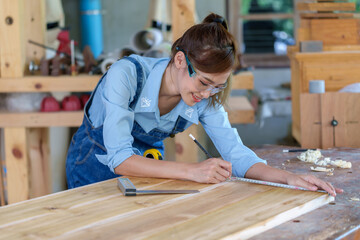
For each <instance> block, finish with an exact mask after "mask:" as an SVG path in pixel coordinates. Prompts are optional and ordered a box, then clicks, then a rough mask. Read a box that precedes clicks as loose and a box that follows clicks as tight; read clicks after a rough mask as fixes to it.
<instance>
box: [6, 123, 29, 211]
mask: <svg viewBox="0 0 360 240" xmlns="http://www.w3.org/2000/svg"><path fill="white" fill-rule="evenodd" d="M4 136H5V137H4V138H5V161H6V170H7V193H8V203H9V204H11V203H16V202H20V201H24V200H26V199H29V194H30V186H29V181H28V179H29V163H28V156H27V151H26V150H27V140H26V129H25V128H24V127H20V128H5V130H4Z"/></svg>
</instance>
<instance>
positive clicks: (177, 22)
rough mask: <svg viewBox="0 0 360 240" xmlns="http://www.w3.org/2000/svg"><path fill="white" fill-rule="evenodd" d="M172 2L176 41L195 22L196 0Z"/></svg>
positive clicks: (173, 32)
mask: <svg viewBox="0 0 360 240" xmlns="http://www.w3.org/2000/svg"><path fill="white" fill-rule="evenodd" d="M171 4H172V7H171V9H172V11H171V12H172V39H173V42H174V41H176V40H177V39H178V38H179V37H181V36H182V35H183V33H184V32H185V31H186V30H187V29H188V28H189V27H191V26H192V25H194V23H195V0H172V1H171Z"/></svg>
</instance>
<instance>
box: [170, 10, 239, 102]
mask: <svg viewBox="0 0 360 240" xmlns="http://www.w3.org/2000/svg"><path fill="white" fill-rule="evenodd" d="M177 47H178V48H180V49H182V50H184V51H185V52H186V55H187V57H188V58H189V60H190V62H191V64H192V65H193V67H194V68H196V69H199V70H200V71H202V72H205V73H223V72H226V71H229V70H231V69H234V67H235V65H236V61H237V58H236V53H237V45H236V40H235V38H234V37H233V36H232V35H231V34H230V33H229V31H228V26H227V23H226V21H225V19H224V18H223V17H221V16H220V15H217V14H215V13H210V14H209V15H208V16H207V17H206V18H205V19H204V20H203V22H202V23H200V24H196V25H194V26H192V27H191V28H189V29H188V30H187V31H186V32H185V33H184V34H183V36H182V37H180V38H179V39H177V40H176V41H175V42H174V44H173V45H172V48H171V61H170V63H173V62H174V57H175V54H176V53H177V52H178V50H177V49H176V48H177ZM230 91H231V75H230V77H229V79H228V80H227V87H226V88H225V89H224V90H223V91H221V92H219V93H217V94H215V95H213V96H211V97H210V99H209V106H216V104H222V105H224V104H225V103H226V100H227V98H228V96H229V94H230Z"/></svg>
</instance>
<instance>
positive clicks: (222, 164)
mask: <svg viewBox="0 0 360 240" xmlns="http://www.w3.org/2000/svg"><path fill="white" fill-rule="evenodd" d="M231 173H232V169H231V163H230V162H228V161H225V160H223V159H220V158H209V159H207V160H205V161H203V162H200V163H196V164H195V165H191V168H190V170H189V179H190V180H192V181H195V182H200V183H220V182H224V181H225V180H226V179H227V178H229V177H231Z"/></svg>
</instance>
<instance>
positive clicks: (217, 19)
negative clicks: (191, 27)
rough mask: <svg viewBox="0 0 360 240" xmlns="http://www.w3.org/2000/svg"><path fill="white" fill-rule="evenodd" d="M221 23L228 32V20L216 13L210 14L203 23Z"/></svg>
mask: <svg viewBox="0 0 360 240" xmlns="http://www.w3.org/2000/svg"><path fill="white" fill-rule="evenodd" d="M213 22H215V23H220V24H221V25H222V26H223V27H224V28H225V29H226V30H228V25H227V23H226V20H225V19H224V18H223V17H222V16H220V15H217V14H215V13H210V14H209V15H208V16H207V17H206V18H205V19H204V21H203V23H213Z"/></svg>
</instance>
